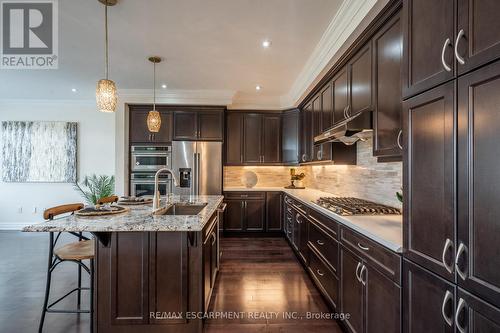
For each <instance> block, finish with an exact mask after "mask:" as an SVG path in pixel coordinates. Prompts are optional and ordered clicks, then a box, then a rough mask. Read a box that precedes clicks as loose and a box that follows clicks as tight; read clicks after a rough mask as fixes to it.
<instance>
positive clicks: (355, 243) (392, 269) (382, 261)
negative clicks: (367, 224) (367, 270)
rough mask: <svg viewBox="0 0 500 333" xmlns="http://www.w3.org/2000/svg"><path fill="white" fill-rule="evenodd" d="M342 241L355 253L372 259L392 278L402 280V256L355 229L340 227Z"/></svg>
mask: <svg viewBox="0 0 500 333" xmlns="http://www.w3.org/2000/svg"><path fill="white" fill-rule="evenodd" d="M340 241H341V242H342V244H344V245H345V246H346V247H347V248H349V249H351V250H353V251H354V253H356V254H358V255H360V256H362V257H363V258H364V259H366V260H368V261H370V262H371V263H372V264H373V265H375V266H376V267H377V268H379V270H380V271H381V272H382V273H384V274H385V275H387V277H389V278H390V279H391V280H393V281H395V282H396V283H398V284H400V282H401V256H400V255H398V254H396V253H394V252H392V251H390V250H388V249H386V248H385V247H383V246H382V245H379V244H377V243H375V242H374V241H372V240H369V239H368V238H366V237H365V236H362V235H360V234H358V233H357V232H354V231H353V230H351V229H349V228H346V227H340Z"/></svg>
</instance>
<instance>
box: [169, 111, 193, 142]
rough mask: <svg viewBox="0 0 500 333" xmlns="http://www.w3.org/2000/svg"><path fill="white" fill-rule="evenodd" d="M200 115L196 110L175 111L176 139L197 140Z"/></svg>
mask: <svg viewBox="0 0 500 333" xmlns="http://www.w3.org/2000/svg"><path fill="white" fill-rule="evenodd" d="M197 138H198V116H197V113H196V112H194V111H174V140H178V141H179V140H196V139H197Z"/></svg>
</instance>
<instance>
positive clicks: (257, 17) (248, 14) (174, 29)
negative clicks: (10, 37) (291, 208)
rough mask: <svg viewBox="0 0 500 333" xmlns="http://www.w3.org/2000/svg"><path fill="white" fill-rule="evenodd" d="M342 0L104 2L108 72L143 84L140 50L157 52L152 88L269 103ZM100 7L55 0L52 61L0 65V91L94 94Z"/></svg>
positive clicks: (145, 66)
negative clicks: (51, 65)
mask: <svg viewBox="0 0 500 333" xmlns="http://www.w3.org/2000/svg"><path fill="white" fill-rule="evenodd" d="M342 2H343V1H342V0H147V1H144V0H119V3H118V5H117V6H114V7H111V8H110V9H109V30H110V36H109V39H110V78H111V79H112V80H114V81H115V82H116V84H117V86H118V88H119V89H120V91H124V92H126V91H127V90H129V89H133V90H134V91H135V92H136V93H137V91H140V90H141V89H148V90H149V89H151V85H152V65H151V64H150V63H149V62H148V61H147V57H148V56H151V55H158V56H161V57H162V58H163V59H164V62H162V63H160V64H159V65H157V88H158V89H159V93H162V92H165V93H167V92H171V91H205V90H207V91H212V92H213V91H221V92H224V93H225V94H226V95H228V94H229V95H234V97H233V99H238V98H239V99H241V100H242V101H244V102H245V103H252V102H255V103H254V104H258V103H259V101H269V103H268V104H272V103H273V102H276V101H279V98H280V97H282V96H285V95H287V94H288V93H289V91H290V89H291V87H292V85H293V84H294V81H295V80H296V79H297V77H298V75H299V73H300V72H301V71H302V70H303V68H304V66H305V64H306V62H307V61H308V59H309V58H310V56H311V54H312V52H313V50H314V49H315V47H316V46H317V44H318V42H319V41H320V39H321V37H322V35H323V33H324V32H325V30H326V29H327V28H328V27H329V25H330V23H331V21H332V19H334V17H335V15H336V13H337V12H338V11H339V8H341V5H342ZM347 2H350V1H349V0H347ZM103 12H104V8H103V6H102V5H101V4H100V3H98V1H97V0H85V1H82V0H59V69H57V70H2V71H0V99H24V98H26V99H73V98H75V99H90V98H93V96H94V92H95V84H96V82H97V80H98V79H100V78H102V76H103V66H104V65H103V63H104V59H103V58H104V46H103V44H104V36H103V16H104V13H103ZM266 38H269V39H271V40H272V46H271V48H269V49H263V48H262V47H261V42H262V40H264V39H266ZM162 83H166V84H167V85H168V88H167V89H166V90H163V89H161V88H160V86H161V84H162ZM256 84H260V85H261V86H262V90H261V91H260V92H256V90H255V85H256ZM71 88H76V89H77V92H76V93H73V92H71ZM148 90H145V91H144V92H145V93H147V92H148ZM131 91H132V90H131ZM263 103H266V102H261V103H260V104H263ZM278 104H279V102H278Z"/></svg>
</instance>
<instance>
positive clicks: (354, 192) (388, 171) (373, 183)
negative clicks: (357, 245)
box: [224, 139, 402, 207]
mask: <svg viewBox="0 0 500 333" xmlns="http://www.w3.org/2000/svg"><path fill="white" fill-rule="evenodd" d="M357 158H358V163H357V165H315V166H305V167H299V168H297V171H298V172H305V174H306V178H305V179H304V184H305V186H306V187H309V188H314V189H318V190H321V191H325V192H329V193H332V194H334V195H337V196H353V197H358V198H362V199H366V200H371V201H375V202H378V203H383V204H386V205H390V206H394V207H401V204H400V202H399V201H398V200H397V198H396V192H397V191H399V190H400V188H401V184H402V163H401V162H390V163H377V159H376V158H375V157H373V156H372V140H371V139H370V140H368V141H365V142H358V144H357ZM289 170H290V167H283V166H277V167H268V166H262V167H246V166H245V167H224V186H225V187H244V184H243V181H242V180H241V179H242V176H243V174H244V173H245V172H246V171H252V172H254V173H255V174H256V175H257V177H258V182H257V185H256V186H257V187H275V186H278V187H281V186H286V185H288V184H289V183H290V175H289V172H290V171H289Z"/></svg>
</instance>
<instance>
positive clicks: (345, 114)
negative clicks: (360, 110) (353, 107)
mask: <svg viewBox="0 0 500 333" xmlns="http://www.w3.org/2000/svg"><path fill="white" fill-rule="evenodd" d="M347 110H349V105H346V106H345V108H344V118H345V119H347V118H349V117H348V116H347Z"/></svg>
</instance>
